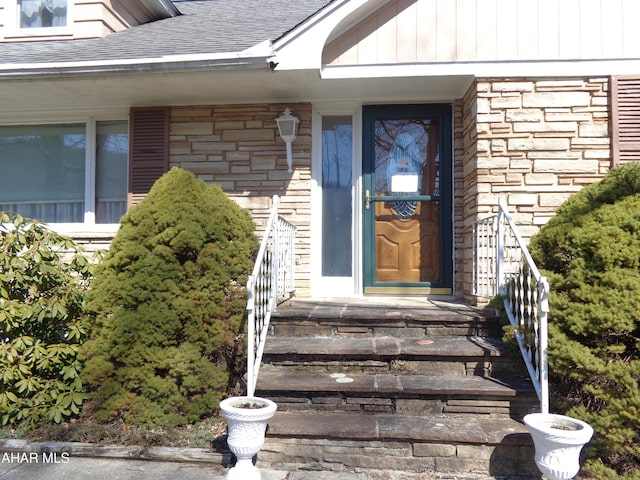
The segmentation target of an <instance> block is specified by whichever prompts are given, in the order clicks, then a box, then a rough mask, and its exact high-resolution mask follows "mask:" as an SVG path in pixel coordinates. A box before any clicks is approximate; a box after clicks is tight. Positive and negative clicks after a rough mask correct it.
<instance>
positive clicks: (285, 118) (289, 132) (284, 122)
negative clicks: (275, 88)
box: [276, 108, 300, 172]
mask: <svg viewBox="0 0 640 480" xmlns="http://www.w3.org/2000/svg"><path fill="white" fill-rule="evenodd" d="M276 123H277V124H278V131H279V132H280V137H281V138H282V140H284V142H285V143H286V144H287V166H288V167H289V171H290V172H291V171H292V169H291V164H292V158H291V157H292V154H291V142H293V141H294V140H295V139H296V135H297V134H298V125H299V124H300V120H298V119H297V118H296V117H294V116H293V115H291V110H289V109H288V108H287V109H285V111H284V113H283V114H282V115H280V116H279V117H278V118H276Z"/></svg>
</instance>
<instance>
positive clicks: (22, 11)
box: [17, 0, 68, 29]
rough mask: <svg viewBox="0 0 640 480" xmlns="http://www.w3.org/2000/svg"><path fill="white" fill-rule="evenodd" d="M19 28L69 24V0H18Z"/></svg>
mask: <svg viewBox="0 0 640 480" xmlns="http://www.w3.org/2000/svg"><path fill="white" fill-rule="evenodd" d="M17 2H18V14H19V21H18V25H19V28H21V29H24V28H53V27H66V26H67V21H68V18H67V13H68V12H67V10H68V0H17Z"/></svg>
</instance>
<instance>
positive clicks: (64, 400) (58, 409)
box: [0, 212, 93, 428]
mask: <svg viewBox="0 0 640 480" xmlns="http://www.w3.org/2000/svg"><path fill="white" fill-rule="evenodd" d="M0 221H1V225H2V226H1V227H0V336H1V338H0V418H1V419H2V424H3V425H6V424H20V425H21V427H24V428H32V427H35V426H37V425H39V424H41V423H42V422H43V421H46V420H47V419H49V420H53V421H55V422H61V421H62V420H63V419H64V418H66V417H69V416H71V415H73V414H77V413H79V412H80V406H81V405H82V402H83V400H84V399H85V393H84V389H83V385H82V382H81V380H80V377H79V372H80V370H81V363H80V361H79V359H78V358H77V353H78V350H79V348H80V345H81V344H82V343H83V341H84V340H85V337H86V319H85V317H84V316H83V305H84V296H85V291H86V288H87V283H88V281H89V279H90V277H91V271H92V267H93V265H92V263H91V262H90V261H89V259H88V258H87V257H86V256H85V253H84V252H83V249H82V248H81V247H79V246H78V245H76V244H75V243H74V242H73V241H72V240H70V239H68V238H65V237H63V236H60V235H58V234H56V233H54V232H52V231H50V230H48V229H47V228H46V227H45V226H44V225H43V224H41V223H38V222H36V221H33V220H29V219H26V218H23V217H21V216H19V215H16V216H9V215H8V214H7V213H5V212H1V213H0Z"/></svg>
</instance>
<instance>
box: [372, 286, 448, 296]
mask: <svg viewBox="0 0 640 480" xmlns="http://www.w3.org/2000/svg"><path fill="white" fill-rule="evenodd" d="M364 294H365V295H401V296H413V295H452V294H453V290H452V289H451V288H436V287H365V289H364Z"/></svg>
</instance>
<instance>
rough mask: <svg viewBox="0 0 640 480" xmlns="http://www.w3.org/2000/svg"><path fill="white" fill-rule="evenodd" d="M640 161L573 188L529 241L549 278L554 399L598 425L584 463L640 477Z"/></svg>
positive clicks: (604, 472)
mask: <svg viewBox="0 0 640 480" xmlns="http://www.w3.org/2000/svg"><path fill="white" fill-rule="evenodd" d="M639 193H640V164H637V163H632V164H627V165H624V166H621V167H618V168H615V169H613V170H612V171H610V172H609V173H608V174H607V176H606V177H605V178H604V179H603V180H602V181H601V182H599V183H596V184H594V185H591V186H588V187H585V188H584V189H583V190H581V191H580V192H578V193H576V194H574V195H572V196H571V197H570V198H569V199H568V200H567V201H566V202H565V203H564V204H563V205H562V206H561V207H560V208H559V209H558V212H557V215H556V216H555V217H554V218H552V219H551V220H550V221H549V223H548V224H547V225H545V226H544V227H543V228H542V229H541V230H540V231H539V233H538V234H537V235H535V236H534V237H533V238H532V240H531V244H530V250H531V254H532V256H533V257H534V259H535V261H536V263H537V264H538V265H539V267H540V269H541V271H542V272H543V274H544V275H547V276H548V278H549V283H550V286H551V294H550V309H551V311H550V324H549V366H550V380H551V394H552V401H554V408H556V409H557V410H559V411H561V412H562V413H566V414H567V415H570V416H573V417H576V418H579V419H581V420H584V421H586V422H588V423H589V424H590V425H591V426H592V427H593V428H594V430H595V432H596V434H595V436H594V438H593V440H592V442H591V443H590V444H589V446H588V448H587V449H586V452H587V455H588V457H589V459H588V460H587V462H586V465H585V470H586V471H587V472H588V473H591V474H592V475H594V476H595V478H599V479H603V478H612V479H613V478H640V388H639V383H640V194H639Z"/></svg>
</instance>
